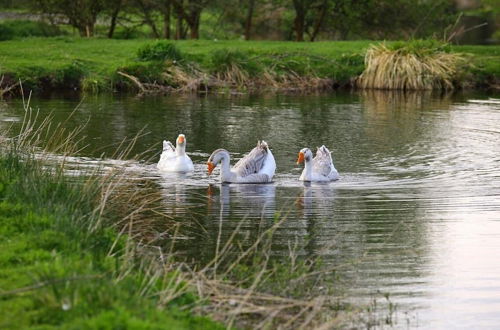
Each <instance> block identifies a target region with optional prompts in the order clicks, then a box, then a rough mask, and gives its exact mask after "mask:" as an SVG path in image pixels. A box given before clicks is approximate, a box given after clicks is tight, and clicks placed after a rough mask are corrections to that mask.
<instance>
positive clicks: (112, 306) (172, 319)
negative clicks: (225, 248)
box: [0, 141, 225, 329]
mask: <svg viewBox="0 0 500 330" xmlns="http://www.w3.org/2000/svg"><path fill="white" fill-rule="evenodd" d="M2 144H3V146H2V147H1V148H0V328H2V329H21V328H31V327H44V328H52V327H58V328H59V327H63V328H68V329H82V328H123V329H125V328H134V329H159V328H165V327H169V328H175V329H224V328H225V327H224V326H223V325H222V324H220V323H217V322H215V321H213V320H211V319H210V318H208V317H203V316H197V315H194V314H193V313H192V312H191V311H192V309H193V308H196V306H197V305H198V304H199V303H200V302H199V300H198V299H197V298H196V297H195V293H194V291H193V290H191V289H186V288H185V285H184V284H183V283H182V281H177V282H176V280H175V279H176V277H177V274H176V272H175V271H171V272H167V273H165V274H162V276H159V277H155V276H154V275H152V274H151V268H147V267H146V266H145V265H147V262H145V259H144V258H143V257H141V259H142V261H139V262H138V261H137V260H136V259H135V258H134V256H133V255H132V254H131V253H130V251H131V250H135V248H131V247H130V244H135V243H131V242H130V240H129V239H128V238H127V235H119V233H118V232H116V229H115V228H113V226H112V225H110V224H111V223H116V221H117V220H119V219H104V218H102V217H100V216H99V215H96V212H95V211H96V209H99V207H100V205H98V202H97V200H98V199H99V198H97V199H96V198H95V197H96V196H99V197H100V196H101V195H102V194H103V193H105V192H104V191H103V188H104V187H103V186H101V184H99V183H98V182H100V181H99V180H91V181H93V182H83V179H82V181H81V182H80V181H78V180H76V181H75V179H74V178H73V179H71V178H68V177H67V176H66V175H64V173H63V171H62V168H61V167H57V166H55V167H54V168H52V170H48V169H47V168H46V167H44V165H43V164H42V163H41V162H40V161H39V160H35V156H34V154H32V153H31V152H30V151H27V150H21V149H16V148H14V147H13V146H12V144H11V143H10V142H8V141H7V142H6V141H2ZM92 196H94V198H92ZM99 222H102V224H99ZM148 267H149V266H148ZM172 283H176V286H175V285H174V286H172V285H171V284H172ZM168 290H170V293H169V294H171V299H169V300H165V301H162V299H164V298H165V295H164V294H162V293H165V292H167V291H168Z"/></svg>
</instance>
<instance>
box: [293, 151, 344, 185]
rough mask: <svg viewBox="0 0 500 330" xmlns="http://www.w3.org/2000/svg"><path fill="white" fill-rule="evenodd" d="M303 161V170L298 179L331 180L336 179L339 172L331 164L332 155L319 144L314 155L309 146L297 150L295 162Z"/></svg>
mask: <svg viewBox="0 0 500 330" xmlns="http://www.w3.org/2000/svg"><path fill="white" fill-rule="evenodd" d="M302 162H303V163H304V170H303V171H302V175H301V176H300V178H299V180H302V181H332V180H338V178H339V172H337V170H336V169H335V166H333V161H332V155H331V152H330V150H328V148H327V147H325V146H321V147H320V148H318V151H316V157H314V158H313V153H312V151H311V150H310V149H309V148H304V149H302V150H300V152H299V158H298V159H297V164H300V163H302Z"/></svg>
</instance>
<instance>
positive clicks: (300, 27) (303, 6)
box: [292, 0, 313, 41]
mask: <svg viewBox="0 0 500 330" xmlns="http://www.w3.org/2000/svg"><path fill="white" fill-rule="evenodd" d="M292 1H293V8H294V9H295V19H294V20H293V28H294V31H295V40H296V41H304V31H305V21H306V15H307V12H308V11H309V7H310V6H311V2H312V1H313V0H292Z"/></svg>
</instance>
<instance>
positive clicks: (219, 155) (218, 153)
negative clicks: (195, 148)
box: [207, 149, 229, 175]
mask: <svg viewBox="0 0 500 330" xmlns="http://www.w3.org/2000/svg"><path fill="white" fill-rule="evenodd" d="M228 157H229V152H228V151H227V150H225V149H217V150H215V151H214V152H212V154H211V155H210V157H209V158H208V161H207V167H208V175H211V174H212V171H213V170H214V168H215V167H216V166H217V164H219V163H220V162H221V161H222V160H223V159H224V158H228Z"/></svg>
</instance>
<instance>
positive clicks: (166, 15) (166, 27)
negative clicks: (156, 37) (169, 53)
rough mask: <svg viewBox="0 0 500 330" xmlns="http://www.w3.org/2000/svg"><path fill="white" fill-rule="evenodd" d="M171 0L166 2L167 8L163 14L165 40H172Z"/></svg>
mask: <svg viewBox="0 0 500 330" xmlns="http://www.w3.org/2000/svg"><path fill="white" fill-rule="evenodd" d="M170 11H171V5H170V0H165V8H164V12H163V36H164V37H165V39H170V16H171V15H170Z"/></svg>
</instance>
